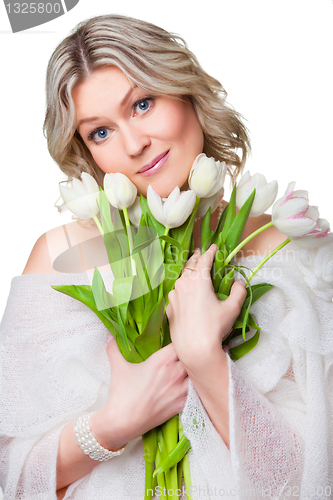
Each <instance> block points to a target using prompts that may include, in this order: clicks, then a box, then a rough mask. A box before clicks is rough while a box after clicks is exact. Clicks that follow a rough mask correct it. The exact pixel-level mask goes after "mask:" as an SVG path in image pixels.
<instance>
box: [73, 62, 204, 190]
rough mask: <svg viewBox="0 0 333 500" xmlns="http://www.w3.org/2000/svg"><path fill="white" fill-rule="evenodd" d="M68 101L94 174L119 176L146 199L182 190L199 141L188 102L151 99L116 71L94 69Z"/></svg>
mask: <svg viewBox="0 0 333 500" xmlns="http://www.w3.org/2000/svg"><path fill="white" fill-rule="evenodd" d="M72 97H73V100H74V104H75V111H76V127H77V131H78V132H79V134H80V136H81V137H82V139H83V141H84V143H85V144H86V146H87V148H88V149H89V151H90V153H91V154H92V156H93V158H94V160H95V161H96V163H97V165H98V166H99V168H100V169H101V170H102V171H103V172H105V173H110V172H114V173H115V172H121V173H123V174H125V175H126V176H127V177H129V179H130V180H131V181H132V182H133V183H134V184H135V185H136V187H137V188H138V193H139V194H143V195H144V196H146V193H147V188H148V186H149V184H151V185H152V186H153V188H154V189H155V190H156V191H157V192H158V193H159V195H160V196H162V197H166V196H168V195H169V194H170V193H171V191H172V190H173V189H174V188H175V186H179V187H182V186H183V185H184V184H185V183H186V181H187V178H188V174H189V172H190V169H191V166H192V163H193V161H194V159H195V158H196V156H197V155H198V154H200V153H202V149H203V143H204V137H203V132H202V129H201V126H200V123H199V121H198V119H197V116H196V114H195V112H194V109H193V107H192V104H191V103H190V101H188V100H178V99H172V98H170V97H166V96H153V95H150V94H149V93H147V91H145V90H143V89H141V88H140V87H134V88H133V85H132V84H131V83H130V82H129V80H128V79H127V77H126V76H125V75H124V73H123V72H122V71H121V70H120V69H119V68H117V67H115V66H107V67H105V68H101V69H98V70H96V71H94V72H93V73H92V75H91V76H90V77H89V78H88V79H86V80H85V81H84V82H83V83H81V84H79V85H77V86H76V87H75V88H74V90H73V92H72Z"/></svg>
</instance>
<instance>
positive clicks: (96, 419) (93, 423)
mask: <svg viewBox="0 0 333 500" xmlns="http://www.w3.org/2000/svg"><path fill="white" fill-rule="evenodd" d="M89 422H90V430H91V432H92V433H93V435H94V436H95V438H96V439H97V441H98V442H99V444H100V445H101V446H103V448H106V449H107V450H110V451H118V450H120V449H121V448H123V447H124V446H125V444H126V443H127V442H128V439H126V436H125V432H124V430H123V429H122V428H121V426H120V425H118V422H117V419H116V418H115V417H112V415H110V413H109V412H108V411H107V409H106V408H105V407H104V408H102V409H101V410H99V411H97V412H96V413H94V414H93V415H91V417H90V421H89Z"/></svg>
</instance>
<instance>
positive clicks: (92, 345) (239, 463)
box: [0, 244, 333, 500]
mask: <svg viewBox="0 0 333 500" xmlns="http://www.w3.org/2000/svg"><path fill="white" fill-rule="evenodd" d="M259 260H260V259H259V257H258V256H257V257H253V258H252V259H251V258H247V259H242V260H239V261H238V263H239V264H241V265H244V266H248V267H251V268H253V267H254V265H255V264H257V263H258V262H259ZM103 277H104V279H105V280H106V281H107V286H108V287H109V286H110V284H111V283H112V276H110V274H108V275H107V274H105V273H104V274H103ZM90 281H91V278H90V277H89V276H88V275H87V274H84V273H82V274H79V273H77V274H52V275H50V274H49V275H41V274H39V275H23V276H19V277H15V278H13V281H12V286H11V292H10V296H9V299H8V303H7V308H6V310H5V314H4V317H3V320H2V323H1V332H0V363H1V364H0V367H1V385H0V485H1V487H2V488H3V490H4V499H5V500H14V499H20V500H23V499H29V500H30V499H31V500H56V460H57V451H58V442H59V437H60V434H61V431H62V429H63V428H64V427H65V426H66V425H67V424H68V423H69V422H72V421H75V419H76V418H77V417H78V416H79V415H81V414H82V413H85V412H90V411H95V410H98V409H100V408H101V407H102V406H103V405H104V404H105V403H106V401H107V398H108V386H109V383H110V366H109V361H108V358H107V355H106V350H105V348H106V340H107V337H108V335H109V332H108V331H107V330H106V328H105V327H104V326H103V324H102V323H101V322H100V321H99V320H98V318H97V317H96V316H95V315H94V313H93V312H92V311H90V310H89V309H88V308H87V307H85V306H84V305H82V304H81V303H80V302H78V301H76V300H74V299H71V298H70V297H68V296H65V295H63V294H60V293H59V292H56V291H54V290H53V289H52V288H51V285H59V284H90ZM262 281H265V282H268V283H271V284H273V285H275V287H274V288H273V289H272V290H271V291H270V292H269V293H267V294H266V295H265V296H263V297H262V298H261V299H260V300H259V301H258V302H256V303H255V304H254V305H253V306H252V309H251V311H252V313H253V314H254V316H255V318H256V320H257V322H258V323H259V325H260V326H261V327H262V331H261V336H260V340H259V343H258V345H257V347H256V348H255V349H254V350H253V351H251V352H250V353H249V354H247V355H246V356H245V357H244V358H242V359H240V360H238V361H237V362H235V363H233V362H232V361H230V360H229V407H230V448H229V449H228V448H227V447H226V445H225V444H224V442H223V441H222V439H221V437H220V436H219V434H218V433H217V432H216V430H215V428H214V426H213V425H212V423H211V421H210V419H209V417H208V415H207V413H206V411H205V409H204V407H203V405H202V403H201V401H200V398H199V397H198V395H197V393H196V391H195V389H194V387H193V385H192V384H191V383H190V386H189V393H188V398H187V401H186V405H185V408H184V410H183V412H182V415H181V419H182V423H183V426H184V432H185V434H186V435H187V436H188V438H189V439H190V441H191V444H192V450H191V452H190V466H191V476H192V496H193V499H194V500H201V499H205V500H206V499H211V500H213V499H214V500H215V499H218V498H227V497H228V496H229V497H232V498H234V499H237V500H246V499H247V498H256V499H260V498H272V499H280V498H281V499H282V498H286V497H287V496H297V497H298V498H301V499H302V500H307V499H311V500H316V499H319V498H320V499H322V498H325V497H326V498H329V497H330V495H333V484H332V482H333V481H332V475H333V474H332V471H333V463H332V450H333V418H332V415H333V402H332V394H333V347H332V346H333V303H332V297H333V247H332V246H326V247H322V248H320V249H313V250H309V251H308V250H303V249H297V248H296V247H295V246H293V245H292V244H289V245H288V246H287V247H285V249H283V251H282V252H279V253H278V254H276V255H275V257H273V258H272V259H270V261H268V262H267V263H266V264H265V266H264V267H263V268H262V269H261V271H260V273H259V275H258V276H257V277H256V278H254V279H253V283H256V282H262ZM203 334H204V332H203ZM143 497H144V459H143V447H142V440H141V438H140V437H139V438H137V439H135V440H133V441H131V442H130V443H128V445H127V448H126V450H125V452H124V453H123V454H122V455H121V456H119V457H115V458H113V459H112V460H109V461H108V462H101V463H99V464H97V465H96V467H95V468H94V469H93V470H92V472H90V473H89V474H87V475H85V476H84V477H82V478H81V479H79V480H78V481H76V482H74V483H73V484H72V485H70V487H69V488H68V490H67V492H66V496H65V499H66V500H67V499H68V500H69V499H71V500H88V499H89V500H93V499H96V500H97V499H98V500H109V499H111V498H112V499H113V500H123V499H125V498H131V499H135V498H138V499H139V498H140V499H142V498H143Z"/></svg>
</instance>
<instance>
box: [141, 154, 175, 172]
mask: <svg viewBox="0 0 333 500" xmlns="http://www.w3.org/2000/svg"><path fill="white" fill-rule="evenodd" d="M169 153H170V149H169V151H167V152H166V153H162V154H161V155H159V156H156V158H154V160H153V161H151V162H150V163H148V165H145V166H144V167H143V168H142V169H141V170H140V172H138V173H139V174H141V175H143V176H144V177H148V175H153V174H155V173H156V172H157V171H158V170H159V169H160V168H162V167H163V165H164V163H165V162H166V161H167V159H168V158H169Z"/></svg>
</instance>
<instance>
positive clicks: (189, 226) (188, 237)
mask: <svg viewBox="0 0 333 500" xmlns="http://www.w3.org/2000/svg"><path fill="white" fill-rule="evenodd" d="M199 203H200V198H197V199H196V202H195V205H194V209H193V212H192V214H191V216H190V218H189V219H188V220H187V221H186V229H185V232H184V235H183V237H182V240H181V242H180V243H181V246H182V249H183V251H182V252H181V254H180V256H179V257H180V259H178V260H177V264H179V265H181V267H182V268H183V267H184V265H185V263H186V261H187V259H188V255H189V252H190V249H191V242H193V227H194V223H195V215H196V213H197V210H198V206H199Z"/></svg>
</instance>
